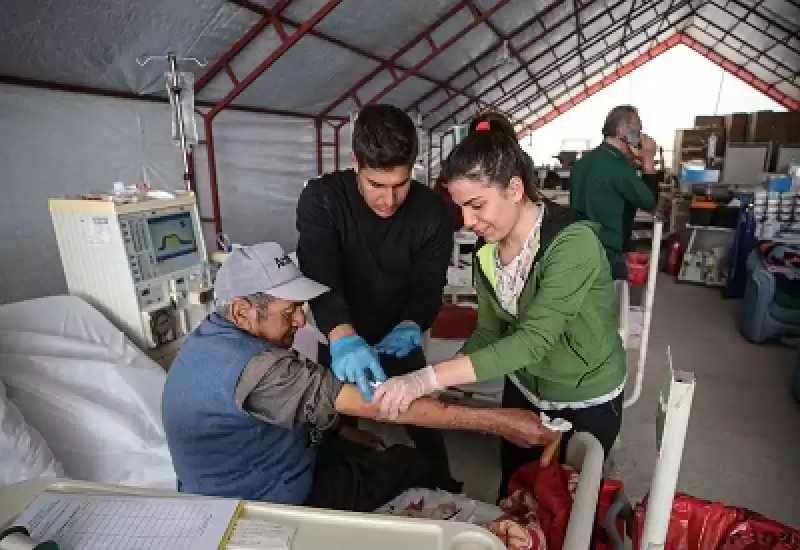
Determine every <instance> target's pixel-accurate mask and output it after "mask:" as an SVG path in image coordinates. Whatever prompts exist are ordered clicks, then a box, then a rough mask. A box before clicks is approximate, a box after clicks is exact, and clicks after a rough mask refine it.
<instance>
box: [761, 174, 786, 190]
mask: <svg viewBox="0 0 800 550" xmlns="http://www.w3.org/2000/svg"><path fill="white" fill-rule="evenodd" d="M764 189H766V190H767V191H770V192H773V193H788V192H789V191H791V190H792V178H791V176H772V177H768V178H767V179H765V180H764Z"/></svg>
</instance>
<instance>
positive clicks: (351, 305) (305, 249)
mask: <svg viewBox="0 0 800 550" xmlns="http://www.w3.org/2000/svg"><path fill="white" fill-rule="evenodd" d="M418 147H419V146H418V141H417V129H416V127H415V126H414V123H413V122H412V120H411V118H409V116H408V115H406V114H405V113H404V112H403V111H402V110H400V109H398V108H396V107H393V106H391V105H370V106H367V107H364V108H363V109H362V110H361V111H360V112H359V115H358V118H357V119H356V121H355V126H354V128H353V158H352V160H353V168H352V169H350V170H341V171H337V172H332V173H329V174H324V175H322V176H320V177H318V178H316V179H313V180H311V181H309V182H308V184H307V185H306V187H305V189H304V190H303V192H302V193H301V195H300V200H299V202H298V205H297V230H298V232H299V242H298V245H297V258H298V261H299V263H300V269H301V270H302V271H303V273H305V274H306V275H307V276H308V277H310V278H312V279H314V280H317V281H319V282H320V283H322V284H324V285H326V286H328V287H330V289H331V291H330V292H328V293H326V294H324V295H322V296H320V297H318V298H316V299H314V300H312V301H311V302H310V305H311V312H312V313H313V315H314V320H315V322H316V324H317V326H318V328H319V329H320V331H321V332H322V333H323V334H325V335H326V336H327V338H328V341H329V342H330V346H329V347H328V348H325V349H321V350H320V351H321V357H320V361H321V362H326V359H327V358H326V357H325V355H327V354H328V353H329V354H330V366H331V369H332V370H333V373H334V374H335V375H336V377H337V378H338V379H339V380H341V381H342V382H350V383H353V384H356V385H357V386H358V388H359V390H360V391H361V393H362V395H363V396H364V398H365V399H367V400H369V399H371V398H372V384H373V383H375V382H383V381H385V380H386V375H387V374H388V375H389V376H396V375H400V374H405V373H408V372H411V371H413V370H416V369H419V368H422V367H424V366H425V365H426V359H425V355H424V354H423V352H422V333H424V332H425V331H426V330H428V329H429V328H430V327H431V325H432V324H433V321H434V318H435V317H436V314H437V313H438V311H439V308H440V307H441V303H442V290H443V288H444V285H445V282H446V279H447V266H448V265H449V261H450V256H451V254H452V249H453V228H452V221H451V215H450V212H449V210H448V207H447V204H446V203H445V201H444V199H442V197H441V196H439V195H438V194H437V193H435V192H434V191H433V190H432V189H430V188H428V187H427V186H425V185H423V184H422V183H419V182H416V181H413V180H412V179H411V171H412V167H413V165H414V162H415V160H416V157H417V152H418ZM408 432H409V435H410V436H411V438H412V439H413V441H414V444H415V445H416V447H417V448H418V449H419V450H420V451H421V452H423V453H424V454H425V455H426V457H427V458H428V460H429V461H430V463H431V466H432V468H433V470H434V472H435V473H436V477H437V479H438V483H437V484H438V485H439V486H440V487H441V488H442V489H445V490H450V491H457V490H459V489H460V484H459V483H457V482H456V481H454V480H453V479H452V477H451V475H450V468H449V464H448V460H447V451H446V448H445V444H444V438H443V437H442V434H441V432H438V431H433V430H429V429H425V428H415V427H409V428H408Z"/></svg>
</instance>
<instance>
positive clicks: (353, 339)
mask: <svg viewBox="0 0 800 550" xmlns="http://www.w3.org/2000/svg"><path fill="white" fill-rule="evenodd" d="M330 350H331V370H332V371H333V374H334V375H335V376H336V378H338V379H339V380H340V381H342V382H349V383H350V384H355V385H356V387H358V391H360V392H361V395H362V396H363V397H364V399H365V400H367V401H372V385H371V382H385V381H386V374H384V372H383V369H382V368H381V362H380V360H379V359H378V352H376V351H375V350H374V349H372V347H371V346H370V345H369V344H367V342H366V341H364V339H363V338H362V337H361V336H356V335H350V336H343V337H342V338H339V339H338V340H336V341H335V342H333V343H332V344H331V346H330Z"/></svg>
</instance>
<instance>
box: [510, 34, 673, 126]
mask: <svg viewBox="0 0 800 550" xmlns="http://www.w3.org/2000/svg"><path fill="white" fill-rule="evenodd" d="M680 43H681V39H680V36H679V35H678V34H675V35H673V36H672V37H671V38H669V40H667V41H666V42H663V43H661V44H658V45H656V46H655V47H653V48H651V49H650V50H648V51H646V52H645V53H643V54H641V55H640V56H638V57H637V58H636V59H634V60H633V61H630V62H628V63H625V64H624V65H622V66H621V67H620V68H619V69H617V70H616V71H614V72H613V73H611V74H610V75H608V76H606V77H605V78H603V79H602V80H601V81H600V82H597V83H596V84H594V85H592V86H590V87H588V88H587V89H586V90H584V91H583V92H582V93H580V94H578V95H577V96H575V97H574V98H572V99H570V100H569V101H566V102H564V103H562V104H561V105H559V106H558V107H556V108H555V109H553V110H552V111H550V112H549V113H547V114H546V115H544V116H542V117H539V118H537V119H536V120H534V121H533V122H530V123H528V124H525V125H524V126H523V127H522V128H520V129H519V130H518V131H517V139H522V138H524V137H525V136H527V135H528V134H530V133H531V132H533V131H534V130H537V129H539V128H541V127H542V126H544V125H545V124H547V123H548V122H552V121H553V120H555V119H556V118H558V117H559V116H561V115H563V114H564V113H566V112H567V111H569V110H570V109H572V108H573V107H575V106H576V105H578V104H580V103H582V102H584V101H585V100H587V99H588V98H590V97H591V96H593V95H594V94H596V93H597V92H599V91H600V90H602V89H604V88H607V87H608V86H610V85H611V84H613V83H614V82H616V81H617V80H619V79H620V78H623V77H625V76H627V75H628V74H630V73H631V72H633V70H634V69H638V68H639V67H641V66H642V65H644V64H645V63H647V62H648V61H650V60H652V59H654V58H656V57H658V56H659V55H661V54H662V53H664V52H665V51H667V50H669V49H671V48H673V47H675V46H677V45H678V44H680Z"/></svg>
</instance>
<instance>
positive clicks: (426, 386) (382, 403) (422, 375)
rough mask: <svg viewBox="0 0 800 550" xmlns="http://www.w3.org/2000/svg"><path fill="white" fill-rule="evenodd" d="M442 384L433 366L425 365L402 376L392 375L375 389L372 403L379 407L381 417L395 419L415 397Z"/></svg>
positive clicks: (438, 387)
mask: <svg viewBox="0 0 800 550" xmlns="http://www.w3.org/2000/svg"><path fill="white" fill-rule="evenodd" d="M441 389H442V386H441V385H439V381H438V380H437V378H436V372H434V370H433V367H430V366H428V367H425V368H422V369H419V370H416V371H413V372H410V373H408V374H404V375H403V376H394V377H392V378H390V379H389V380H387V381H386V382H384V383H383V384H380V385H379V386H378V387H377V388H376V389H375V396H374V397H373V398H372V403H373V404H376V405H378V406H379V407H380V409H381V417H383V418H388V419H389V420H397V417H398V416H400V414H401V413H404V412H406V411H407V410H408V407H410V406H411V403H412V402H413V401H414V400H415V399H419V398H420V397H422V396H424V395H428V394H430V393H433V392H436V391H439V390H441Z"/></svg>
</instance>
